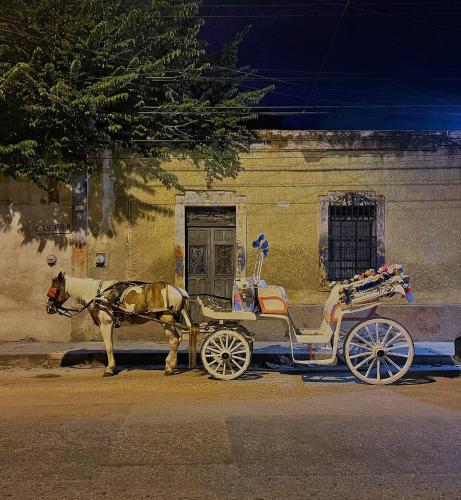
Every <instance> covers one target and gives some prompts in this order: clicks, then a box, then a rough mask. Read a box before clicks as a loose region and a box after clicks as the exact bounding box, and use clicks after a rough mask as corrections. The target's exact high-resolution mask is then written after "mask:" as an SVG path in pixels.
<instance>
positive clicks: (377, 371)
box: [376, 358, 381, 380]
mask: <svg viewBox="0 0 461 500" xmlns="http://www.w3.org/2000/svg"><path fill="white" fill-rule="evenodd" d="M376 380H381V361H380V359H379V358H378V359H377V360H376Z"/></svg>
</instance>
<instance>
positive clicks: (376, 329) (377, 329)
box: [375, 322, 379, 343]
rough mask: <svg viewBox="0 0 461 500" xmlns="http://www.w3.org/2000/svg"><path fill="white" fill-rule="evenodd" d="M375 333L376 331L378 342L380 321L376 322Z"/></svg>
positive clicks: (377, 340)
mask: <svg viewBox="0 0 461 500" xmlns="http://www.w3.org/2000/svg"><path fill="white" fill-rule="evenodd" d="M375 333H376V343H378V342H379V326H378V323H377V322H376V323H375Z"/></svg>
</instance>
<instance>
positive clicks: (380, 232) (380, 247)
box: [319, 190, 385, 291]
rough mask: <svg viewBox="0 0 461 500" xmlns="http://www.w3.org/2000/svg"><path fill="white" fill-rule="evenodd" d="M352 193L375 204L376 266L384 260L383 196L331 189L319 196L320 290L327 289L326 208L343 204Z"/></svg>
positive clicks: (373, 193)
mask: <svg viewBox="0 0 461 500" xmlns="http://www.w3.org/2000/svg"><path fill="white" fill-rule="evenodd" d="M350 194H354V195H355V196H358V197H360V198H362V199H363V200H366V202H369V203H370V204H375V205H376V267H377V268H379V267H381V266H382V265H384V262H385V241H384V225H385V212H384V196H383V195H379V194H376V193H375V192H374V191H354V190H349V191H333V192H329V193H328V194H327V195H324V196H319V202H320V221H319V268H320V291H329V290H330V286H329V283H330V281H329V279H328V222H329V218H328V208H329V206H330V205H332V204H343V203H345V202H346V200H347V196H348V195H350Z"/></svg>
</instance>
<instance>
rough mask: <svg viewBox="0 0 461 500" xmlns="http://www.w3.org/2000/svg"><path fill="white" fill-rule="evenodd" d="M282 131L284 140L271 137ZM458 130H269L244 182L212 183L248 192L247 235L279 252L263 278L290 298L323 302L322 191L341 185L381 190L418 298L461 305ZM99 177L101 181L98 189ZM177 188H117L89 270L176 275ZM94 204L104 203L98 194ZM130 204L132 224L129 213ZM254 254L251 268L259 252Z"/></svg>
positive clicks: (93, 244) (391, 240) (389, 255)
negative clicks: (106, 233) (108, 228)
mask: <svg viewBox="0 0 461 500" xmlns="http://www.w3.org/2000/svg"><path fill="white" fill-rule="evenodd" d="M274 135H275V136H277V137H278V140H275V141H274V140H272V142H271V139H270V137H271V136H272V137H273V136H274ZM280 137H282V139H283V140H281V139H280ZM456 137H457V136H455V134H452V136H447V134H442V133H441V134H440V135H437V134H434V133H427V134H424V133H406V134H405V133H400V135H399V134H398V133H376V132H368V133H367V132H361V133H357V132H352V133H348V132H328V133H327V132H323V133H322V132H300V133H297V132H286V131H276V132H272V133H271V134H268V142H267V144H260V143H259V144H256V145H254V146H253V147H252V150H251V152H250V153H249V154H242V164H243V167H244V170H243V171H242V172H241V173H240V175H239V177H238V178H237V179H235V180H234V179H228V180H224V181H222V182H216V183H215V184H214V190H215V191H216V192H218V193H217V194H219V192H222V191H231V192H233V193H234V194H235V195H236V196H239V195H240V196H243V197H245V199H246V209H247V232H248V238H247V239H248V241H249V242H250V243H251V239H252V238H253V236H254V235H256V234H257V233H258V232H261V231H264V232H265V233H266V235H267V236H268V238H269V241H270V243H271V253H270V257H269V258H268V259H267V261H266V264H265V269H264V275H265V277H266V278H267V279H268V280H269V281H271V282H274V283H280V284H281V285H283V286H285V288H286V289H287V291H288V294H289V297H290V299H291V301H292V302H297V303H313V304H321V303H323V301H324V296H325V294H324V292H320V291H319V284H320V272H319V250H318V241H319V197H320V196H322V195H326V194H328V193H329V192H335V191H336V192H337V191H373V192H375V193H376V194H378V195H382V196H384V203H385V257H386V261H387V262H400V263H402V264H403V265H404V267H405V271H406V272H408V273H409V274H410V275H411V278H412V281H413V284H414V287H415V293H416V296H417V299H418V301H420V302H422V303H429V304H430V303H459V302H460V301H461V296H460V293H459V291H460V285H459V283H460V282H461V270H460V267H459V266H458V265H457V255H458V254H459V250H460V230H461V222H460V219H461V217H460V216H461V199H460V181H461V170H460V168H459V160H458V158H459V153H458V152H457V151H458V150H457V148H454V147H453V146H451V145H450V144H451V142H452V141H453V140H454V139H456ZM147 164H148V161H147V162H146V161H145V162H143V163H142V164H141V165H140V167H139V170H138V171H140V172H142V171H143V169H145V168H146V165H147ZM113 165H114V168H115V172H117V171H118V170H119V169H121V170H124V169H125V168H126V162H125V160H119V161H114V164H113ZM164 168H166V169H168V170H169V171H171V172H174V173H175V174H176V175H177V176H178V178H179V180H180V183H181V184H182V185H183V186H184V188H185V189H186V190H188V191H202V190H206V183H205V178H204V173H203V171H196V170H194V169H193V167H192V165H191V163H190V162H187V161H181V162H179V161H172V162H169V163H168V164H165V165H164ZM114 175H118V174H117V173H115V174H114ZM133 175H135V174H133ZM133 178H134V177H133ZM100 184H101V181H100V179H98V178H96V177H95V178H93V179H92V183H91V186H93V185H94V186H95V187H94V188H91V187H90V192H91V191H95V190H97V186H99V185H100ZM133 184H137V182H136V181H134V182H133ZM176 195H177V192H176V191H175V190H173V189H171V190H167V189H166V188H164V187H163V186H162V185H161V184H160V183H158V182H151V183H148V185H147V187H146V186H144V185H142V186H141V187H139V186H136V187H130V186H128V187H127V186H124V188H123V189H121V190H119V193H118V195H117V194H116V200H115V205H116V206H117V210H118V211H119V213H118V216H117V217H116V221H115V223H114V226H113V227H114V233H115V236H114V237H109V238H106V239H105V242H103V238H101V236H99V237H98V238H95V237H92V238H90V253H91V252H93V253H94V251H96V249H99V250H101V251H102V249H103V248H106V249H107V252H108V259H109V266H108V268H106V269H96V268H95V267H94V266H91V265H90V267H89V272H90V274H91V275H94V276H96V277H104V276H106V275H110V276H117V277H123V278H124V277H128V276H130V277H133V278H145V279H168V280H174V278H175V275H174V271H175V270H174V267H175V258H174V257H175V254H174V252H175V229H176V225H177V223H178V221H176V219H175V211H174V209H175V204H176ZM216 198H217V201H216V203H218V202H219V201H218V198H219V196H216ZM130 205H131V207H130ZM91 206H92V207H94V208H93V209H94V210H96V211H100V210H101V209H100V203H99V202H98V203H94V200H93V199H92V198H90V207H91ZM133 207H136V208H135V210H134V215H133ZM143 207H145V209H143ZM128 211H131V215H130V218H129V219H130V223H128V221H127V218H121V214H122V213H125V216H127V215H128ZM101 217H102V215H101V214H100V215H99V219H100V218H101ZM93 218H94V219H95V220H97V219H98V217H96V216H94V217H93ZM179 223H180V224H183V223H184V222H183V221H179ZM250 250H251V249H250V248H247V251H248V252H250ZM248 257H249V261H248V264H249V266H250V267H251V265H252V262H253V261H252V255H251V252H250V254H249V255H248ZM92 260H94V259H93V256H92V257H91V258H90V261H92Z"/></svg>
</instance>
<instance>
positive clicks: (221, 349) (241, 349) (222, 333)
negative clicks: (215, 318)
mask: <svg viewBox="0 0 461 500" xmlns="http://www.w3.org/2000/svg"><path fill="white" fill-rule="evenodd" d="M251 347H252V346H251V344H250V342H249V341H248V340H247V339H246V338H245V336H244V335H242V334H241V333H240V332H238V331H236V330H227V329H222V330H218V331H217V332H214V333H212V334H211V335H209V336H208V337H207V338H206V339H205V341H204V342H203V346H202V351H201V358H202V364H203V367H204V368H205V370H206V371H207V372H208V373H209V374H210V375H211V376H212V377H214V378H217V379H220V380H233V379H235V378H237V377H240V375H243V374H244V373H245V372H246V371H247V369H248V367H249V366H250V361H251V350H252V349H251Z"/></svg>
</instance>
